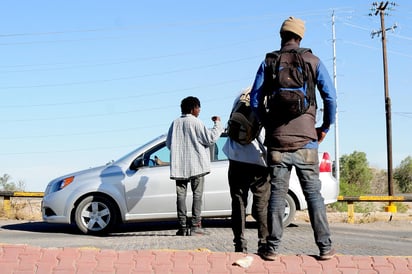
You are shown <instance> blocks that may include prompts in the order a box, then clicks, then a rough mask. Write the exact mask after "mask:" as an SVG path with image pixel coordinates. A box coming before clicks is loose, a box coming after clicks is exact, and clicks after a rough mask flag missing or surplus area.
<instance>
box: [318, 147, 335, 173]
mask: <svg viewBox="0 0 412 274" xmlns="http://www.w3.org/2000/svg"><path fill="white" fill-rule="evenodd" d="M319 172H332V162H331V161H330V156H329V153H327V152H324V153H323V156H322V160H321V162H320V166H319Z"/></svg>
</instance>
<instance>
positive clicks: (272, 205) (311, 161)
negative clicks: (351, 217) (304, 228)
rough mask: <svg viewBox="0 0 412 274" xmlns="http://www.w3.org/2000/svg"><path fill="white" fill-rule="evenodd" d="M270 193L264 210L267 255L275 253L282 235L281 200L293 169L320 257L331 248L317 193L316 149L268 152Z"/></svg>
mask: <svg viewBox="0 0 412 274" xmlns="http://www.w3.org/2000/svg"><path fill="white" fill-rule="evenodd" d="M268 164H269V166H270V176H271V193H270V199H269V208H268V219H269V222H268V227H269V236H268V238H267V246H268V251H269V252H276V251H277V249H278V247H279V245H280V242H281V238H282V235H283V224H282V220H283V216H284V213H285V206H286V203H285V197H286V194H287V192H288V189H289V179H290V172H291V170H292V167H293V166H294V167H295V169H296V174H297V176H298V178H299V181H300V185H301V187H302V191H303V194H304V195H305V199H306V202H307V204H308V212H309V218H310V223H311V226H312V230H313V234H314V237H315V243H316V245H317V246H318V248H319V251H320V253H321V254H323V253H326V252H328V251H329V250H331V248H332V241H331V240H330V231H329V224H328V219H327V216H326V207H325V204H324V199H323V197H322V195H321V193H320V189H321V181H320V180H319V160H318V150H317V149H299V150H297V151H293V152H280V151H273V150H272V151H271V150H270V149H269V151H268Z"/></svg>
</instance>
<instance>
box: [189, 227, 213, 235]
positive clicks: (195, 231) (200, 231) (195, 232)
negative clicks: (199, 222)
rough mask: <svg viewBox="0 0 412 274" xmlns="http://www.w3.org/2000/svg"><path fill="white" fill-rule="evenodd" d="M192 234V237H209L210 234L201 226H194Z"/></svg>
mask: <svg viewBox="0 0 412 274" xmlns="http://www.w3.org/2000/svg"><path fill="white" fill-rule="evenodd" d="M190 232H191V234H190V235H192V236H202V235H209V233H208V232H207V231H206V230H204V229H203V228H201V227H199V226H193V227H192V229H191V231H190Z"/></svg>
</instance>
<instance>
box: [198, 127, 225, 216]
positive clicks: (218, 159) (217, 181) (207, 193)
mask: <svg viewBox="0 0 412 274" xmlns="http://www.w3.org/2000/svg"><path fill="white" fill-rule="evenodd" d="M226 140H227V136H226V135H222V136H221V137H220V138H219V140H218V141H217V142H216V144H215V145H213V146H211V148H210V149H211V153H210V155H211V171H210V174H208V175H206V177H205V178H206V179H205V187H204V199H203V201H204V208H203V210H202V215H203V216H215V217H216V216H230V215H231V212H232V209H231V197H230V190H229V183H228V177H227V172H228V168H229V161H228V159H227V157H226V155H225V154H224V153H223V150H222V149H223V146H224V144H225V142H226Z"/></svg>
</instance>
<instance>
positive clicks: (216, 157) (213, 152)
mask: <svg viewBox="0 0 412 274" xmlns="http://www.w3.org/2000/svg"><path fill="white" fill-rule="evenodd" d="M226 140H227V137H226V136H221V137H220V138H219V139H218V140H217V142H216V143H215V144H214V145H213V146H211V147H210V158H211V159H210V160H211V161H212V162H216V161H224V160H227V157H226V154H224V153H223V146H224V145H225V143H226Z"/></svg>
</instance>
